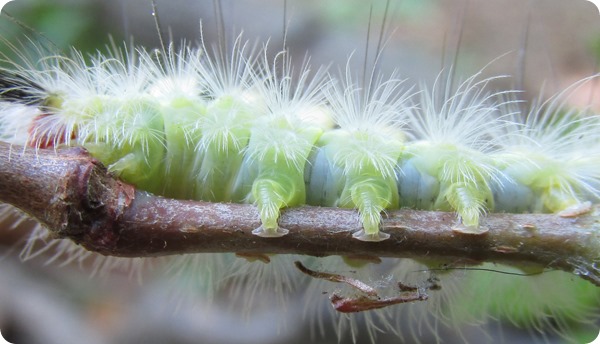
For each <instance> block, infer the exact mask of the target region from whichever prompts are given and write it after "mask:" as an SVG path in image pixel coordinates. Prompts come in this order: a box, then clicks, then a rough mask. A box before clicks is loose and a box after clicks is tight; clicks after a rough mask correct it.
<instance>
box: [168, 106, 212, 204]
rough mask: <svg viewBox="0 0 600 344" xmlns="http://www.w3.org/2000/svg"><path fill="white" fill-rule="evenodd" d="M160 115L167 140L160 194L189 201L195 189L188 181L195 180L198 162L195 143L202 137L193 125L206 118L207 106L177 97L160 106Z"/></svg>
mask: <svg viewBox="0 0 600 344" xmlns="http://www.w3.org/2000/svg"><path fill="white" fill-rule="evenodd" d="M161 112H162V113H163V121H164V131H165V139H166V140H165V157H164V159H165V160H164V166H165V168H164V172H165V174H164V176H163V179H162V182H163V184H164V187H163V192H162V193H161V194H162V195H164V196H165V197H172V198H183V199H186V198H192V197H193V192H194V190H195V188H194V187H193V185H190V181H192V180H194V179H195V178H196V175H197V171H196V165H197V163H198V162H197V160H198V159H199V155H198V150H197V148H196V144H195V143H196V142H198V141H199V140H200V137H201V131H200V129H199V128H196V127H195V126H194V123H196V122H197V121H198V118H201V117H204V116H206V112H207V110H206V105H205V104H204V103H203V102H202V101H200V100H199V99H189V98H185V97H180V98H177V99H174V100H172V101H171V102H170V103H169V104H168V105H165V106H163V107H162V108H161ZM174 176H177V177H174Z"/></svg>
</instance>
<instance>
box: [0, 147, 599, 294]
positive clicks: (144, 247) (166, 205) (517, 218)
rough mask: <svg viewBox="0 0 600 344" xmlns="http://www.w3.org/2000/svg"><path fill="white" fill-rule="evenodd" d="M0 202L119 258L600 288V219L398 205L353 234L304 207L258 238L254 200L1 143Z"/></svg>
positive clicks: (346, 216) (343, 216) (332, 212)
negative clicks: (329, 259)
mask: <svg viewBox="0 0 600 344" xmlns="http://www.w3.org/2000/svg"><path fill="white" fill-rule="evenodd" d="M0 201H1V202H5V203H9V204H12V205H13V206H15V207H17V208H19V209H21V210H22V211H24V212H26V213H27V214H29V215H30V216H32V217H33V218H35V219H36V220H37V221H39V222H40V223H42V224H43V225H44V226H46V227H47V228H48V230H50V232H51V233H53V235H54V236H55V237H56V238H67V239H70V240H72V241H74V242H75V243H77V244H79V245H82V246H83V247H85V248H86V249H88V250H90V251H95V252H99V253H101V254H104V255H112V256H122V257H145V256H161V255H171V254H185V253H198V252H238V253H244V254H264V253H279V254H305V255H313V256H327V255H348V256H357V255H358V256H379V257H407V258H420V259H441V260H444V261H448V260H462V261H475V262H482V261H488V262H500V263H508V264H512V265H518V266H523V265H527V264H536V265H541V266H543V267H552V268H557V269H562V270H566V271H570V272H573V273H576V274H578V275H580V276H581V277H582V278H585V279H587V280H589V281H591V282H593V283H594V284H596V285H598V286H600V267H598V264H599V262H600V215H598V209H597V208H594V211H592V212H591V213H590V214H588V215H584V216H580V217H577V218H561V217H558V216H556V215H552V214H489V215H487V216H486V217H485V218H484V219H483V220H482V221H481V222H482V223H481V225H482V226H484V227H486V228H488V229H489V230H488V231H487V232H486V233H485V234H481V235H469V234H463V233H459V232H455V231H453V230H452V227H453V226H454V225H455V224H456V216H455V214H453V213H447V212H437V211H416V210H397V211H390V212H388V213H387V214H386V216H384V221H383V226H384V228H383V231H385V232H386V233H388V234H390V238H389V239H388V240H385V241H381V242H363V241H359V240H356V239H354V238H352V233H354V232H356V231H359V230H360V229H361V225H360V222H359V218H358V214H357V213H356V212H355V211H353V210H348V209H337V208H321V207H308V206H306V207H299V208H293V209H287V210H285V211H283V213H282V215H281V218H280V225H281V226H282V227H285V228H287V229H289V231H290V232H289V234H288V235H286V236H285V237H282V238H261V237H258V236H255V235H252V234H251V232H252V230H253V229H254V228H256V227H258V226H259V225H260V220H259V217H258V212H257V211H256V208H255V207H254V206H252V205H245V204H225V203H207V202H197V201H184V200H174V199H166V198H162V197H158V196H154V195H151V194H148V193H146V192H143V191H139V190H135V187H133V186H132V185H129V184H126V183H124V182H122V181H119V180H118V179H116V178H114V177H113V176H111V175H110V173H108V172H107V171H106V169H105V168H104V167H103V166H102V165H101V164H100V163H99V162H98V161H97V160H95V159H94V158H92V157H91V156H89V155H88V154H87V153H86V152H85V150H83V149H81V148H68V149H61V150H58V151H54V150H38V151H34V150H32V149H24V148H23V147H22V146H10V145H9V144H7V143H2V142H0Z"/></svg>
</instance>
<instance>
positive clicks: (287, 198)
mask: <svg viewBox="0 0 600 344" xmlns="http://www.w3.org/2000/svg"><path fill="white" fill-rule="evenodd" d="M278 179H279V180H275V179H273V178H259V179H257V180H256V181H254V183H253V185H252V196H253V197H254V199H255V200H256V201H255V202H256V206H257V207H258V213H259V215H260V221H261V223H262V224H261V225H260V227H258V228H256V229H255V230H253V231H252V234H254V235H258V236H260V237H263V238H277V237H281V236H284V235H286V234H288V233H289V231H288V230H287V229H285V228H282V227H279V224H278V223H277V221H278V220H279V214H280V209H281V208H284V207H286V206H287V204H288V203H290V202H292V201H293V199H292V198H293V196H294V192H293V191H290V189H289V188H286V186H287V187H290V186H292V185H291V184H293V183H291V180H289V178H285V177H284V176H282V178H278ZM286 179H287V180H286Z"/></svg>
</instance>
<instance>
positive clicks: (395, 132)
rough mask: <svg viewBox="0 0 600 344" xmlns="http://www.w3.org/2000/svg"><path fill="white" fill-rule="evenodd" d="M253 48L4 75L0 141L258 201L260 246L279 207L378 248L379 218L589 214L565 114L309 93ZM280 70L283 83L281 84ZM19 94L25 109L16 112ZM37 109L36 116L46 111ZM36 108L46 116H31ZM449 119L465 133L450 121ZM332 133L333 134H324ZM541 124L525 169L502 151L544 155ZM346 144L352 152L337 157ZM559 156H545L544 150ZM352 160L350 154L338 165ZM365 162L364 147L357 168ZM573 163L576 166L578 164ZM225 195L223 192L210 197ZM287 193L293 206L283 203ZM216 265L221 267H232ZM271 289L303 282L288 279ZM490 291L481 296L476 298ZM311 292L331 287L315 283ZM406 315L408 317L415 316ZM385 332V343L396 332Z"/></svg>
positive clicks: (155, 187) (475, 92) (474, 89)
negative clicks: (564, 165)
mask: <svg viewBox="0 0 600 344" xmlns="http://www.w3.org/2000/svg"><path fill="white" fill-rule="evenodd" d="M207 50H208V53H207ZM249 50H252V49H250V48H248V47H245V45H244V43H243V41H242V40H241V39H240V40H238V41H236V42H235V43H234V48H233V49H232V51H231V52H229V53H228V54H227V55H226V56H224V57H216V58H215V59H211V58H207V57H205V55H209V56H214V54H212V53H211V51H210V49H204V48H201V49H200V50H194V49H192V48H190V49H189V50H185V49H184V50H181V51H179V50H176V49H170V50H167V51H163V52H162V54H161V55H159V56H158V57H156V56H155V54H154V53H153V52H146V51H144V50H128V51H125V52H119V51H117V52H113V53H108V55H106V54H105V55H96V57H95V58H93V59H92V61H91V62H90V63H89V64H88V63H87V62H84V58H83V57H80V56H78V55H75V56H73V57H71V58H64V57H57V58H52V57H50V58H47V59H44V60H43V65H42V66H41V67H40V66H37V67H36V69H34V68H29V67H34V66H32V65H31V66H26V67H25V68H21V67H17V68H16V73H17V74H16V75H15V68H9V69H5V70H4V73H5V74H6V76H5V78H4V80H5V82H6V85H7V86H6V87H5V92H4V95H5V96H6V98H17V99H16V101H15V99H10V100H7V101H5V102H3V103H2V104H3V105H2V107H3V108H2V110H3V111H2V113H3V115H2V116H3V120H2V121H1V123H2V125H3V126H2V128H3V129H2V133H3V139H5V140H11V141H13V142H22V143H23V142H27V140H28V141H29V142H30V143H31V145H32V146H36V147H42V146H59V145H60V144H64V143H66V142H67V141H71V140H72V141H73V143H72V144H82V145H83V146H85V147H86V148H87V149H88V150H89V151H90V152H92V154H94V155H95V156H97V157H98V158H99V159H101V160H102V161H103V162H105V164H107V165H108V166H109V168H110V169H111V170H113V171H115V172H116V173H119V174H120V175H121V177H122V178H124V179H126V180H129V181H131V182H134V183H136V184H137V185H138V187H140V188H143V189H146V190H149V191H152V192H155V193H159V194H163V195H167V196H170V197H179V198H199V199H207V200H211V201H237V202H242V201H245V202H251V203H255V204H257V206H258V207H259V208H261V209H262V211H261V213H264V214H263V218H261V220H262V223H263V226H262V227H261V228H257V231H256V234H259V235H262V236H281V235H284V234H285V229H282V228H278V225H277V223H276V222H277V216H278V212H279V209H280V208H282V207H283V206H294V205H300V204H303V203H312V204H319V205H327V206H346V207H351V208H358V209H359V211H360V212H361V216H362V218H363V223H364V224H365V231H364V233H357V235H356V236H357V237H359V238H361V239H365V240H381V239H384V238H385V233H381V232H380V231H379V226H378V221H379V216H380V212H381V211H382V210H384V209H386V208H394V207H400V206H412V207H417V208H421V209H444V210H456V211H457V212H458V214H459V215H460V217H461V219H462V223H463V225H464V226H465V228H460V226H457V228H458V229H459V230H462V231H465V230H468V231H475V232H479V231H481V230H482V229H480V228H478V227H477V217H478V216H482V215H483V214H484V213H485V212H486V211H492V210H494V209H495V207H496V205H498V204H509V205H511V206H513V208H512V209H510V210H511V211H525V210H527V211H561V210H564V209H567V208H569V207H570V206H572V205H576V206H577V205H580V204H583V203H585V202H586V201H597V197H598V191H597V182H598V175H597V172H596V171H593V169H592V168H591V167H593V166H597V165H598V163H597V159H598V156H597V155H594V154H590V153H589V151H588V150H591V151H592V152H597V151H598V150H597V148H598V140H597V135H595V132H597V130H595V129H596V127H597V119H596V118H595V117H592V116H585V115H581V114H580V113H567V114H565V115H564V116H563V115H562V114H561V115H558V113H560V112H555V111H554V109H552V106H550V109H551V110H549V113H550V114H551V115H555V116H556V117H555V120H552V119H545V120H537V119H536V117H537V116H538V113H540V112H542V111H546V110H536V108H535V107H534V110H532V111H531V114H532V115H530V116H529V117H527V118H528V119H527V120H526V121H525V122H524V123H519V122H518V121H517V120H516V119H510V118H507V117H506V116H505V115H507V114H510V113H512V112H515V111H517V110H515V109H511V106H512V105H514V104H513V103H511V102H508V103H507V102H506V101H505V100H504V99H502V97H500V99H496V97H497V96H501V95H502V94H503V93H504V92H499V93H486V92H487V91H485V90H484V88H483V86H484V85H485V84H486V83H488V82H489V81H491V80H492V79H485V78H483V79H482V81H480V80H478V79H477V78H476V77H473V78H470V79H467V81H465V82H464V83H462V84H460V85H459V87H458V88H452V87H451V86H450V85H448V87H446V88H444V87H443V86H438V87H439V88H438V87H434V88H433V91H431V92H430V93H428V92H427V90H429V89H428V88H425V87H423V89H422V90H421V92H416V91H414V90H411V88H410V87H409V86H408V83H407V82H406V81H405V82H401V81H400V80H398V79H397V78H395V77H391V78H389V79H386V78H384V77H382V79H376V80H375V81H374V83H373V86H372V87H371V88H369V87H364V85H360V83H358V78H357V77H355V76H351V75H348V76H346V75H345V76H344V77H343V78H342V80H341V81H339V80H337V81H333V80H330V79H329V78H328V77H327V76H326V75H324V74H323V72H321V73H317V75H316V77H313V78H314V79H311V75H310V73H309V71H308V67H306V68H304V67H302V68H301V69H300V71H299V73H292V71H291V67H289V66H288V65H287V63H288V60H287V59H286V57H285V56H283V55H281V56H280V57H279V58H278V59H277V60H276V61H278V62H277V63H275V62H273V60H271V59H267V58H266V57H264V58H263V53H264V52H263V51H262V50H260V49H259V51H258V52H256V53H253V52H249ZM222 58H225V59H226V60H222ZM220 62H223V63H222V64H221V65H220V64H219V63H220ZM280 65H283V72H280V71H276V69H278V66H280ZM13 67H15V66H13ZM227 67H230V68H231V69H228V68H227ZM221 72H222V73H221ZM348 73H349V72H348ZM198 75H199V76H198ZM282 75H283V76H282ZM190 76H191V77H190ZM323 79H325V80H326V81H323ZM333 79H334V80H335V78H333ZM175 80H176V81H177V82H174V81H175ZM448 80H450V79H448ZM28 81H33V83H30V84H28V83H27V82H28ZM446 82H448V83H451V81H446V79H444V77H440V81H439V82H438V85H439V84H444V83H446ZM38 86H40V87H39V88H38ZM48 90H50V91H48ZM23 94H25V95H26V97H25V98H26V99H25V102H26V103H27V104H25V106H23V104H22V103H21V104H20V102H21V101H22V100H23ZM324 100H327V102H325V101H324ZM31 102H42V103H43V106H42V107H40V106H39V104H35V105H32V104H31ZM32 108H41V110H40V111H46V110H50V111H49V113H48V114H46V113H32V112H31V111H29V110H31V109H32ZM505 108H508V109H509V110H506V111H505V110H504V109H505ZM36 111H37V110H36ZM174 113H177V114H178V115H177V116H174V115H173V114H174ZM115 114H118V115H119V116H118V117H115ZM461 115H464V116H465V117H463V116H461ZM24 116H31V118H30V119H29V123H24V122H27V121H23V118H24ZM452 116H455V117H454V119H461V118H462V119H465V120H466V122H456V121H448V120H449V119H450V118H452ZM456 117H459V118H456ZM515 118H516V115H515ZM545 118H548V117H545ZM549 118H552V117H549ZM469 119H471V121H469ZM425 120H426V121H425ZM442 120H444V121H443V122H442ZM562 121H566V122H562ZM578 122H581V123H582V124H581V125H578V124H576V123H578ZM32 123H33V125H31V124H32ZM447 123H453V124H454V125H452V126H448V124H447ZM563 123H566V127H565V126H564V125H563ZM573 123H575V124H573ZM334 124H337V126H339V128H337V127H335V128H333V127H334ZM536 125H537V126H539V127H540V128H546V127H547V128H548V129H545V131H544V134H548V136H544V137H543V138H546V137H549V136H550V134H552V133H556V134H557V135H558V136H559V137H564V138H565V139H564V141H555V142H556V144H557V146H556V147H560V149H558V151H559V153H561V152H560V150H563V152H562V155H561V154H558V155H557V156H553V154H555V153H556V150H557V149H554V150H550V149H549V154H550V156H545V157H543V158H542V159H541V160H540V161H532V160H531V159H529V158H523V157H519V156H518V154H516V153H514V152H511V149H513V148H514V147H513V146H517V145H518V144H519V143H520V142H519V141H518V140H516V139H511V140H506V141H504V143H503V142H502V141H500V140H501V139H502V138H507V137H517V138H525V141H526V142H535V141H541V140H538V139H542V138H541V137H536V136H535V135H536V134H537V132H536V131H533V130H532V129H531V126H536ZM15 128H17V129H15ZM466 128H469V129H471V130H465V129H466ZM460 129H462V130H460ZM453 130H454V131H453ZM505 131H506V132H505ZM382 133H383V134H385V136H383V135H381V134H382ZM381 136H383V140H381ZM581 136H582V137H583V140H581V139H579V137H581ZM349 137H354V139H355V141H350V142H352V144H351V145H348V146H346V142H347V141H346V139H347V138H349ZM438 139H439V141H440V142H436V140H438ZM452 139H454V140H455V141H454V142H453V141H452ZM19 140H21V141H19ZM274 142H275V143H277V144H273V143H274ZM552 142H553V141H549V142H544V143H543V144H544V145H545V146H546V147H548V146H551V144H552ZM538 144H539V145H542V143H541V142H539V143H538ZM504 146H505V147H504ZM280 147H284V148H282V149H280ZM315 147H318V148H319V149H315ZM349 147H350V148H354V149H352V150H350V151H346V152H345V151H344V150H345V149H348V148H349ZM422 147H425V148H426V149H423V148H422ZM581 147H585V148H586V151H585V152H582V151H581V150H580V149H581ZM590 147H591V148H590ZM359 148H365V149H364V151H362V154H356V155H354V153H356V151H359V152H360V150H359ZM375 148H377V149H375ZM369 153H371V154H369ZM484 153H487V154H489V155H485V154H484ZM371 155H373V156H371ZM582 155H585V159H584V158H580V157H581V156H582ZM464 158H469V159H472V162H471V163H468V164H466V165H465V166H466V167H467V168H468V169H467V170H464V169H461V166H457V165H456V163H457V162H459V161H460V160H459V159H464ZM510 159H515V160H514V161H517V162H518V164H516V165H515V166H521V165H523V166H524V167H523V168H525V167H527V168H528V170H533V171H531V175H532V176H528V177H526V178H523V180H520V179H519V178H517V177H521V176H522V174H521V173H522V171H523V170H521V171H510V170H509V168H508V167H507V166H509V165H511V164H509V163H507V161H509V162H510V161H511V160H510ZM561 159H562V160H561ZM565 159H567V160H568V159H573V160H575V161H577V162H578V163H580V165H579V166H580V167H581V169H578V170H576V171H575V172H574V173H571V174H567V176H568V178H563V179H562V181H561V182H560V183H559V184H558V185H557V184H556V175H553V176H550V177H551V178H546V177H545V176H538V175H536V171H535V170H542V169H543V168H541V164H542V163H543V162H544V161H547V160H550V161H551V162H553V164H554V165H557V164H560V162H563V161H564V160H565ZM557 161H558V162H557ZM440 162H441V163H440ZM453 164H454V165H453ZM216 172H219V173H216ZM512 172H515V173H516V174H515V175H513V174H511V173H512ZM567 172H568V171H567ZM582 172H585V173H583V174H582ZM594 173H596V174H594ZM230 176H233V177H230ZM282 176H283V177H284V178H281V177H282ZM580 177H582V178H580ZM191 181H193V182H191ZM197 185H203V187H198V186H197ZM221 185H225V186H226V187H223V188H217V187H215V186H221ZM481 185H483V186H485V188H484V192H483V193H480V191H479V188H477V190H475V188H474V186H481ZM293 189H295V190H296V192H290V190H293ZM302 189H304V190H302ZM515 193H516V194H518V195H521V193H525V194H528V195H531V196H530V197H532V198H534V199H539V200H542V199H544V198H546V199H548V200H547V201H541V203H540V204H539V205H536V206H535V208H532V209H528V208H525V207H527V206H529V204H531V203H530V202H527V203H525V202H524V203H523V204H527V206H526V205H521V204H515V203H514V202H511V201H506V199H507V198H510V195H512V194H515ZM554 195H558V196H567V197H557V198H555V196H554ZM463 196H464V197H463ZM360 197H364V199H361V198H360ZM520 197H521V196H517V198H518V199H520ZM565 199H566V200H565ZM563 200H564V201H563ZM556 204H558V206H557V205H556ZM369 207H372V208H369ZM499 209H501V210H505V209H504V208H499ZM273 240H284V238H281V239H273ZM229 258H232V257H229ZM229 258H225V260H229ZM277 259H283V258H282V257H273V261H275V260H277ZM336 260H339V258H336V259H334V258H331V259H330V261H333V263H332V265H331V266H329V265H327V264H328V263H329V262H323V263H320V262H317V263H315V264H316V265H318V264H323V266H322V269H323V270H326V271H339V270H342V271H344V268H340V267H339V266H340V265H339V261H338V262H336ZM386 263H387V264H388V265H387V266H386V267H385V268H384V267H382V268H381V269H382V270H384V271H386V268H387V269H388V270H387V271H388V272H389V271H391V270H389V269H390V267H389V265H394V263H393V262H384V264H383V265H384V266H385V264H386ZM215 264H216V265H217V266H219V268H222V266H223V265H227V263H223V264H221V263H215ZM257 264H259V263H254V264H252V265H251V266H252V269H258V270H263V271H266V270H268V269H269V268H270V267H271V266H272V265H273V263H271V264H270V265H266V266H262V265H257ZM409 264H415V263H409ZM236 268H239V269H240V270H238V271H236V273H237V274H240V275H236V273H233V274H232V275H233V276H242V277H240V280H243V279H245V278H248V277H247V276H248V275H247V274H241V271H243V269H245V267H235V266H234V267H233V268H232V269H234V270H235V269H236ZM391 269H392V270H394V269H398V270H399V271H398V272H396V273H395V274H393V275H394V276H395V277H394V279H395V278H397V276H402V275H404V274H408V273H407V271H410V270H407V269H408V268H407V267H406V265H404V264H398V266H397V267H393V268H391ZM416 269H417V268H415V270H416ZM359 270H360V271H359V272H358V274H360V275H361V276H363V277H362V279H364V280H369V279H373V280H380V277H377V272H375V271H371V270H370V269H369V268H365V267H363V268H361V269H359ZM288 273H289V272H288ZM264 274H268V273H266V272H264ZM472 275H473V276H476V275H479V274H475V273H473V274H472ZM413 278H414V277H413ZM484 278H489V277H484ZM498 278H500V277H498ZM502 278H504V277H502ZM407 279H409V280H410V279H411V277H407ZM492 279H494V277H492ZM549 279H550V282H540V281H537V282H533V281H530V282H529V283H533V284H535V283H553V282H552V280H553V279H552V278H551V276H550V277H549ZM254 281H256V280H254ZM418 282H422V281H418ZM277 283H279V286H281V285H291V284H295V283H297V284H298V285H300V284H301V283H300V282H298V281H296V280H294V281H293V282H289V283H281V282H276V283H275V284H277ZM381 284H382V285H385V284H386V283H385V281H384V282H382V283H381ZM387 284H390V283H387ZM493 284H494V282H493V281H492V282H490V285H493ZM561 284H562V283H561ZM484 285H485V284H483V283H477V286H480V287H479V288H481V289H478V291H480V292H481V293H482V294H483V293H484V292H485V291H484V289H485V288H484ZM261 287H262V286H259V287H257V289H258V288H261ZM311 287H312V288H314V289H320V290H327V289H328V287H325V286H322V285H319V284H316V283H315V286H312V285H311ZM299 288H300V287H298V289H299ZM582 288H583V289H586V288H585V287H582ZM274 289H277V287H276V286H274ZM468 290H470V289H468V288H467V291H468ZM482 290H483V291H482ZM534 290H537V289H535V288H534ZM244 293H245V292H244ZM467 294H468V292H467ZM584 295H587V296H586V297H588V298H589V299H591V300H592V301H591V302H590V303H593V302H597V292H596V291H595V290H594V289H591V288H590V290H587V291H586V292H585V294H584ZM241 297H242V298H246V297H247V296H241ZM324 299H326V298H324ZM571 301H572V300H570V301H567V302H565V304H564V305H556V306H555V307H556V308H555V309H553V311H552V312H556V314H557V315H558V316H560V314H561V313H563V314H567V316H569V313H570V312H569V310H568V307H571V306H572V307H577V306H578V304H577V303H575V302H571ZM454 302H457V301H454ZM505 302H507V303H508V304H515V303H516V301H515V303H512V302H511V301H505ZM464 303H465V304H468V302H466V301H464ZM471 305H472V303H471ZM409 306H411V310H412V309H421V308H422V307H423V306H420V305H409ZM543 306H546V305H541V306H539V307H540V308H541V307H543ZM440 307H442V306H440ZM489 307H491V306H489ZM482 308H485V307H484V306H482ZM565 308H567V309H566V310H565ZM251 309H252V308H250V310H251ZM457 309H462V308H460V307H458V305H457V304H454V303H453V304H451V306H446V307H444V311H449V310H451V311H452V313H453V314H454V313H455V312H457ZM556 309H558V310H556ZM396 311H398V312H400V308H399V307H394V308H393V309H392V308H390V309H385V310H383V313H368V314H369V315H371V314H373V316H374V317H381V318H383V319H387V321H389V319H401V318H402V317H401V316H396V315H395V314H394V312H396ZM405 311H406V309H404V310H403V311H402V312H405ZM421 311H422V310H421ZM486 311H487V310H486ZM415 313H417V314H423V313H419V312H415ZM498 313H500V314H501V315H499V316H502V315H503V314H502V312H498ZM575 313H577V312H575ZM595 313H596V312H595V310H594V309H593V310H592V311H591V312H590V313H589V316H588V314H584V313H581V314H578V315H577V317H578V320H579V319H581V318H589V317H590V316H591V315H595ZM486 314H487V313H486ZM532 314H536V315H539V312H532ZM365 316H366V315H365ZM414 316H418V315H414ZM469 316H472V314H469ZM473 317H475V316H473ZM448 318H451V321H450V322H451V323H452V322H453V321H456V322H459V319H460V318H459V317H456V316H454V315H452V316H448ZM441 319H442V320H447V319H444V318H443V317H442V318H441ZM469 320H472V319H469ZM398 321H400V320H398ZM388 326H389V328H390V329H394V327H395V324H392V325H388Z"/></svg>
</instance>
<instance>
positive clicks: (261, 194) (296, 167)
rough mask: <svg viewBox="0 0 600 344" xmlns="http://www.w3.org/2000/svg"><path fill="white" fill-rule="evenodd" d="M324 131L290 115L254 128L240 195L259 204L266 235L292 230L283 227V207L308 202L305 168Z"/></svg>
mask: <svg viewBox="0 0 600 344" xmlns="http://www.w3.org/2000/svg"><path fill="white" fill-rule="evenodd" d="M321 133H322V130H321V129H320V128H318V127H312V126H309V125H307V124H306V123H303V122H301V121H296V120H294V119H291V118H287V117H286V116H277V115H275V116H273V115H267V116H266V117H265V118H263V119H262V120H260V121H258V122H257V125H256V126H255V127H254V128H253V129H252V133H251V138H250V142H249V145H248V148H247V150H246V159H245V162H244V163H245V166H244V173H243V177H242V176H241V177H242V180H240V182H239V183H238V188H237V194H238V195H239V197H241V198H242V201H245V202H252V203H254V204H256V206H257V207H258V212H259V215H260V219H261V223H262V225H261V226H260V227H259V228H257V229H255V230H254V231H253V233H254V234H256V235H258V236H262V237H279V236H282V235H285V234H287V233H288V230H287V229H285V228H281V227H279V225H278V223H277V221H278V219H279V214H280V210H281V209H282V208H284V207H293V206H299V205H302V204H305V203H306V189H305V184H304V170H305V164H306V162H307V160H308V156H309V154H310V152H311V150H312V149H313V146H314V144H315V142H316V141H317V140H318V139H319V137H320V135H321Z"/></svg>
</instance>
